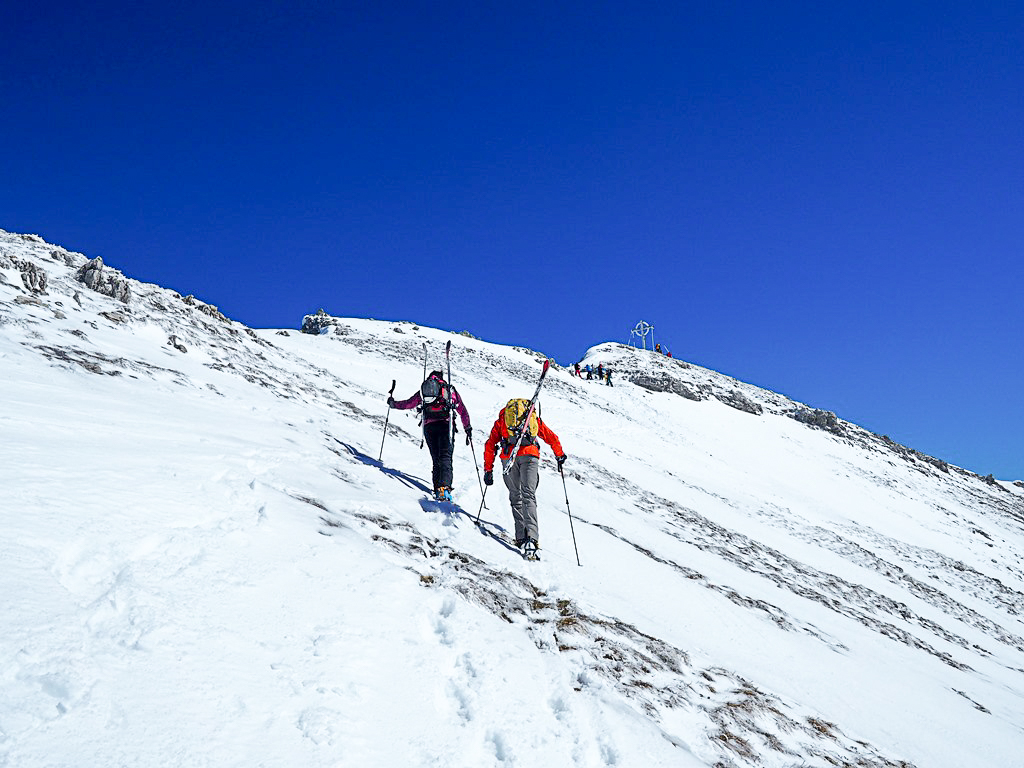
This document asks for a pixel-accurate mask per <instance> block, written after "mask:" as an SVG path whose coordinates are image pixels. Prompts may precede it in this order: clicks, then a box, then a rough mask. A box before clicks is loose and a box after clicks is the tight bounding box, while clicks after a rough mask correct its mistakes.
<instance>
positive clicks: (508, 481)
mask: <svg viewBox="0 0 1024 768" xmlns="http://www.w3.org/2000/svg"><path fill="white" fill-rule="evenodd" d="M539 482H540V459H538V458H537V457H536V456H519V457H517V458H516V460H515V462H514V463H513V464H512V469H510V470H509V471H508V474H507V475H505V485H506V487H507V488H508V500H509V503H510V504H511V505H512V519H513V520H514V521H515V524H516V539H517V540H521V539H533V540H534V541H537V542H539V541H540V533H539V532H538V529H537V483H539Z"/></svg>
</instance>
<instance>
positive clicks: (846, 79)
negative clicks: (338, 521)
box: [0, 0, 1024, 479]
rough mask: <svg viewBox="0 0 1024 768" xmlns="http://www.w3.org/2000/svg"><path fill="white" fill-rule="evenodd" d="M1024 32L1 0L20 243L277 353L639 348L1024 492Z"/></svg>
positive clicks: (7, 171)
mask: <svg viewBox="0 0 1024 768" xmlns="http://www.w3.org/2000/svg"><path fill="white" fill-rule="evenodd" d="M1022 8H1024V6H1021V5H1020V4H1014V3H1000V4H981V5H978V4H973V3H966V2H965V3H957V4H947V3H941V2H930V3H914V4H901V3H867V4H861V3H853V4H851V3H843V4H839V3H812V2H807V3H797V4H794V3H778V2H763V3H725V2H723V3H688V2H673V3H625V2H623V3H600V2H597V3H595V2H586V3H584V2H575V3H574V2H569V3H524V2H519V3H507V4H491V3H486V2H484V3H481V2H474V3H389V2H372V3H352V4H346V3H302V2H299V3H286V2H280V3H263V2H255V3H227V2H216V0H214V2H205V3H201V4H200V3H194V2H189V1H188V0H185V2H182V3H176V4H160V5H156V4H149V3H131V4H129V3H109V2H103V1H102V0H100V1H99V2H91V3H73V4H72V3H60V2H56V3H47V4H43V5H39V4H31V3H8V4H7V6H5V8H4V10H3V11H0V228H3V229H7V230H10V231H15V232H32V233H37V234H40V235H42V236H43V237H45V238H46V239H48V240H50V241H52V242H56V243H59V244H61V245H64V246H66V247H69V248H71V249H74V250H79V251H82V252H84V253H86V254H87V255H89V256H96V255H100V256H103V257H104V260H105V261H107V262H108V263H109V264H111V265H113V266H115V267H117V268H119V269H121V270H122V271H124V272H125V273H127V274H129V275H131V276H133V277H136V278H139V279H141V280H146V281H150V282H155V283H159V284H161V285H164V286H167V287H170V288H174V289H176V290H178V291H180V292H183V293H192V294H195V295H196V296H198V297H200V298H202V299H204V300H206V301H209V302H211V303H213V304H216V305H218V306H219V307H220V308H221V309H222V310H223V311H224V312H226V313H227V314H228V315H230V316H231V317H233V318H235V319H237V320H240V321H242V322H244V323H247V324H249V325H252V326H255V327H278V326H280V327H296V326H297V325H298V324H299V323H300V322H301V319H302V316H303V315H304V314H306V313H309V312H313V311H316V310H317V309H318V308H321V307H323V308H324V309H326V310H327V311H328V312H330V313H332V314H336V315H345V316H360V317H376V318H383V319H411V320H415V321H417V322H421V323H425V324H429V325H435V326H439V327H443V328H451V329H454V330H462V329H468V330H470V331H471V332H472V333H474V334H475V335H477V336H480V337H482V338H486V339H489V340H492V341H498V342H508V343H517V344H524V345H529V346H533V347H535V348H537V349H540V350H542V351H545V352H547V353H548V354H550V355H552V356H554V357H555V358H556V359H558V360H559V361H560V362H563V363H566V362H571V361H572V360H574V359H577V358H578V357H580V356H581V355H582V354H583V352H584V351H585V350H586V349H587V348H588V347H589V346H591V345H593V344H595V343H599V342H602V341H606V340H619V341H625V340H626V339H627V337H628V333H629V329H630V328H632V327H633V326H634V325H635V324H636V322H637V321H639V320H641V319H644V320H647V321H649V322H651V323H653V324H654V325H655V327H656V331H655V333H656V336H657V339H658V340H659V341H661V342H663V343H664V344H666V345H667V346H668V347H669V348H670V349H671V350H672V351H673V353H674V354H675V356H676V357H680V358H683V359H687V360H690V361H693V362H696V363H699V364H701V365H705V366H708V367H710V368H714V369H716V370H719V371H722V372H724V373H727V374H730V375H733V376H736V377H738V378H740V379H743V380H746V381H749V382H752V383H754V384H758V385H761V386H765V387H768V388H770V389H774V390H776V391H779V392H782V393H784V394H786V395H789V396H791V397H794V398H796V399H799V400H802V401H804V402H807V403H809V404H811V405H814V406H817V407H822V408H825V409H828V410H833V411H836V412H837V413H838V414H839V415H840V416H842V417H843V418H846V419H849V420H851V421H855V422H857V423H859V424H861V425H863V426H865V427H868V428H870V429H872V430H875V431H877V432H881V433H884V434H888V435H889V436H890V437H892V438H893V439H895V440H897V441H899V442H902V443H905V444H907V445H909V446H911V447H913V448H916V449H918V450H921V451H923V452H925V453H929V454H932V455H935V456H939V457H941V458H944V459H946V460H948V461H951V462H953V463H955V464H959V465H961V466H965V467H967V468H969V469H972V470H975V471H977V472H980V473H982V474H988V473H990V472H991V473H993V474H995V475H996V476H997V477H1000V478H1002V479H1024V396H1022V394H1021V392H1022V390H1024V386H1022V384H1024V375H1022V373H1024V368H1022V365H1024V364H1022V362H1021V358H1022V355H1021V352H1020V349H1019V346H1020V332H1021V327H1022V322H1021V321H1022V315H1024V310H1022V306H1024V302H1022V299H1021V296H1022V291H1024V266H1022V264H1024V259H1022V256H1024V254H1022V250H1024V10H1022ZM382 386H383V384H382Z"/></svg>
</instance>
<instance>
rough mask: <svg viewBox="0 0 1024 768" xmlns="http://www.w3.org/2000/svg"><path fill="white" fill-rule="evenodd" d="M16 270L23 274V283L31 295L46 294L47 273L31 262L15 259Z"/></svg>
mask: <svg viewBox="0 0 1024 768" xmlns="http://www.w3.org/2000/svg"><path fill="white" fill-rule="evenodd" d="M13 264H14V268H15V269H17V270H19V271H20V272H21V282H22V284H23V285H24V286H25V288H26V289H27V290H28V291H29V293H46V271H45V270H42V269H40V268H39V267H37V266H36V265H35V264H33V263H32V262H31V261H24V260H21V259H14V261H13Z"/></svg>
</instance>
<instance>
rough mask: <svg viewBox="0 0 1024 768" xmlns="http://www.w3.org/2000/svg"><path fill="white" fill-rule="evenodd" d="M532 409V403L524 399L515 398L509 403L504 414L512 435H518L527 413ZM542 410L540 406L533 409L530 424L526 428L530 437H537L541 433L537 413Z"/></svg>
mask: <svg viewBox="0 0 1024 768" xmlns="http://www.w3.org/2000/svg"><path fill="white" fill-rule="evenodd" d="M529 409H530V401H529V400H523V399H522V398H513V399H511V400H509V401H508V403H507V404H506V405H505V408H504V410H503V411H502V413H503V414H504V416H505V426H506V427H508V432H509V434H510V435H514V434H516V430H517V429H519V427H520V425H521V424H522V423H523V419H524V418H526V412H527V411H528V410H529ZM539 409H540V404H539V403H538V404H537V407H536V408H534V409H533V413H531V414H530V423H529V424H528V425H527V428H526V435H528V436H529V437H536V436H537V432H539V431H540V420H539V417H538V415H537V411H538V410H539Z"/></svg>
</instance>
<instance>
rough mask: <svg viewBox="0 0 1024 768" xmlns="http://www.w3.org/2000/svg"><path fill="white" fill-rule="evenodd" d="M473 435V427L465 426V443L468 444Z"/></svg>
mask: <svg viewBox="0 0 1024 768" xmlns="http://www.w3.org/2000/svg"><path fill="white" fill-rule="evenodd" d="M472 436H473V427H466V445H469V439H470V438H471V437H472Z"/></svg>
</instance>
